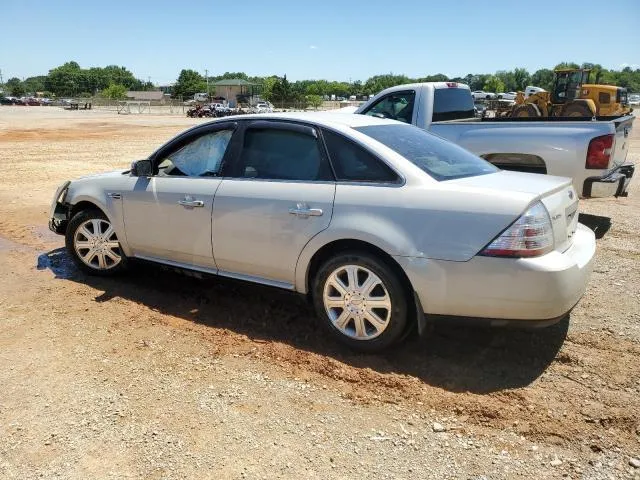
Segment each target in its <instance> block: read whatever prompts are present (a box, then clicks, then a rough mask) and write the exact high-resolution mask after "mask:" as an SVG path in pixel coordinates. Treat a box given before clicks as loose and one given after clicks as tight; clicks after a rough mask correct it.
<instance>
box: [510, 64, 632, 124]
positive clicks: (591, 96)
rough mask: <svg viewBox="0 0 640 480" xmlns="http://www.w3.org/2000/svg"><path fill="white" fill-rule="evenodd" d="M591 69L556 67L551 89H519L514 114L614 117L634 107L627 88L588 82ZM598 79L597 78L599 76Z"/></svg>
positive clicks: (516, 116)
mask: <svg viewBox="0 0 640 480" xmlns="http://www.w3.org/2000/svg"><path fill="white" fill-rule="evenodd" d="M590 73H591V70H588V69H563V70H556V71H555V79H554V82H553V91H552V92H547V91H543V92H536V93H533V94H531V95H530V96H529V97H525V95H524V93H522V92H518V95H517V96H516V99H515V105H514V106H513V108H512V109H511V112H510V115H509V116H511V117H515V118H521V117H595V116H602V117H613V116H620V115H625V114H627V113H629V112H631V111H632V109H631V108H630V107H629V100H628V98H627V89H626V88H622V87H616V86H615V85H598V84H593V83H589V76H590ZM596 81H597V80H596Z"/></svg>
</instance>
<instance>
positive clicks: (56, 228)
mask: <svg viewBox="0 0 640 480" xmlns="http://www.w3.org/2000/svg"><path fill="white" fill-rule="evenodd" d="M70 183H71V182H69V181H66V182H64V183H63V184H62V185H60V186H59V187H58V189H57V190H56V194H55V195H54V197H53V201H52V202H51V210H50V211H49V230H51V231H52V232H55V233H57V234H58V235H64V234H65V233H66V231H67V224H68V223H69V207H68V205H67V204H66V203H65V199H66V196H67V191H68V190H69V184H70Z"/></svg>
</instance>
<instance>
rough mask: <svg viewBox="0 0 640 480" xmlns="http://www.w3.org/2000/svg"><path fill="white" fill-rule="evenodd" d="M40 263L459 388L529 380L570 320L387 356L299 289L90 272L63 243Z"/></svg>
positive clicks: (469, 333)
mask: <svg viewBox="0 0 640 480" xmlns="http://www.w3.org/2000/svg"><path fill="white" fill-rule="evenodd" d="M38 268H39V269H49V270H51V271H52V272H53V273H54V274H55V276H56V278H63V279H68V280H71V281H74V282H78V283H82V284H87V285H89V286H91V287H93V288H95V289H97V290H99V291H101V292H103V293H100V294H98V295H97V296H96V297H95V301H96V302H106V301H108V300H110V299H112V298H116V297H120V298H123V299H127V300H130V301H132V302H135V303H138V304H141V305H144V306H146V307H148V308H151V309H152V310H155V311H158V312H160V313H163V314H167V315H172V316H176V317H179V318H183V319H187V320H191V321H194V322H198V323H201V324H204V325H207V326H210V327H215V328H226V329H229V330H232V331H235V332H237V333H241V334H244V335H246V336H247V337H249V338H252V339H254V340H260V341H265V342H282V343H286V344H290V345H292V346H294V347H295V348H298V349H302V350H306V351H310V352H314V353H317V354H321V355H325V356H328V357H331V358H334V359H336V360H338V361H341V362H344V363H346V364H348V365H351V366H354V367H358V368H370V369H372V370H374V371H377V372H380V373H383V374H388V373H398V374H404V375H409V376H412V377H415V378H418V379H420V380H421V381H423V382H425V383H427V384H429V385H433V386H438V387H441V388H444V389H446V390H449V391H452V392H474V393H480V394H482V393H490V392H495V391H501V390H505V389H512V388H518V387H523V386H526V385H529V384H530V383H531V382H533V381H534V380H535V379H536V378H538V377H539V376H540V375H541V374H542V373H543V372H544V371H545V369H546V368H547V367H548V366H549V365H550V364H551V362H552V361H553V359H554V358H555V356H556V354H557V353H558V351H559V350H560V348H561V346H562V344H563V342H564V340H565V338H566V335H567V330H568V327H569V320H568V319H565V320H563V321H561V322H560V323H558V324H556V325H554V326H551V327H548V328H543V329H526V330H524V329H506V328H502V329H497V328H496V329H490V328H478V327H476V328H473V327H470V326H451V325H447V324H438V325H435V326H434V328H433V330H431V331H430V332H429V334H428V335H427V336H425V337H422V338H420V337H418V336H417V335H413V336H411V337H410V338H409V339H408V340H407V341H406V342H405V343H403V344H402V345H401V346H399V347H397V348H394V349H392V350H391V351H389V352H386V353H384V354H380V355H363V354H357V353H353V352H351V351H349V350H348V349H346V348H344V347H342V346H340V345H339V344H336V342H335V341H333V340H332V339H331V337H330V336H329V335H328V334H327V333H326V332H325V330H324V329H323V328H322V327H321V325H320V324H319V322H318V321H317V319H316V317H315V316H314V314H313V310H312V308H311V307H310V306H309V305H308V303H307V302H306V301H305V299H304V298H302V297H301V296H299V295H296V294H292V293H289V292H285V291H281V290H278V289H274V288H269V287H263V286H260V285H254V284H248V283H243V282H239V281H234V280H230V279H223V278H217V277H215V278H214V277H205V278H204V279H197V278H191V277H190V276H186V275H184V274H179V273H176V272H174V271H170V270H165V269H163V268H160V267H158V266H154V265H147V264H140V265H138V264H136V265H135V268H133V269H132V270H131V271H130V273H128V274H126V275H122V276H118V277H116V278H109V277H108V278H104V277H94V276H88V275H84V274H83V273H82V272H80V271H79V270H78V269H77V268H76V267H75V265H74V264H73V262H72V261H71V258H70V257H69V256H68V254H67V253H66V251H65V250H64V248H58V249H55V250H52V251H50V252H47V253H44V254H42V255H40V256H39V257H38Z"/></svg>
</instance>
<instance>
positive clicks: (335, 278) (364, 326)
mask: <svg viewBox="0 0 640 480" xmlns="http://www.w3.org/2000/svg"><path fill="white" fill-rule="evenodd" d="M313 300H314V306H315V309H316V313H317V315H318V316H319V317H320V319H321V320H322V323H323V324H324V325H325V326H326V327H327V328H328V330H329V332H330V333H331V334H332V335H333V336H334V337H335V338H337V339H338V340H339V341H340V342H342V343H344V344H346V345H347V346H349V347H351V348H352V349H354V350H359V351H363V352H379V351H381V350H384V349H386V348H388V347H390V346H391V345H393V344H394V343H395V342H397V341H398V340H400V338H402V336H403V333H404V332H405V331H406V328H405V327H406V326H407V315H408V301H407V291H406V288H405V286H404V284H403V281H402V279H401V277H400V276H399V275H398V274H397V273H396V271H395V269H394V268H392V267H391V266H390V265H389V264H388V262H386V261H382V260H380V259H379V258H376V257H375V256H373V255H371V254H369V253H365V252H349V253H342V254H339V255H337V256H335V257H333V258H331V259H329V260H327V261H326V262H325V263H324V264H323V265H322V266H321V267H320V268H319V270H318V273H317V274H316V277H315V281H314V289H313Z"/></svg>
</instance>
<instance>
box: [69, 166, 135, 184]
mask: <svg viewBox="0 0 640 480" xmlns="http://www.w3.org/2000/svg"><path fill="white" fill-rule="evenodd" d="M128 172H129V170H128V169H127V170H113V171H110V172H102V173H93V174H91V175H83V176H82V177H78V178H77V179H76V180H74V181H77V180H86V179H89V178H91V179H95V178H110V177H117V176H119V175H124V174H125V173H128Z"/></svg>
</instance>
